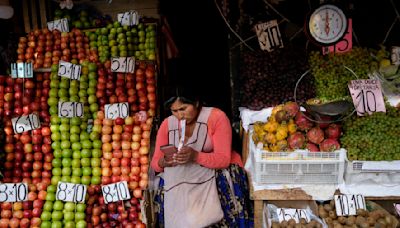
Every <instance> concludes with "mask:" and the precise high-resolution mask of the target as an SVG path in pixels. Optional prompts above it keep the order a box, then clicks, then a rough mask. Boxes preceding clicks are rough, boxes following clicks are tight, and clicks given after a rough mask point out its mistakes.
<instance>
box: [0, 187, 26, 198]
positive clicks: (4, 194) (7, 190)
mask: <svg viewBox="0 0 400 228" xmlns="http://www.w3.org/2000/svg"><path fill="white" fill-rule="evenodd" d="M27 200H28V185H27V184H26V183H12V184H0V203H3V202H19V201H27Z"/></svg>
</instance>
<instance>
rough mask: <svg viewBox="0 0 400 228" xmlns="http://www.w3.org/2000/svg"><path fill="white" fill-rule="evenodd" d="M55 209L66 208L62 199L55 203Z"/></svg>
mask: <svg viewBox="0 0 400 228" xmlns="http://www.w3.org/2000/svg"><path fill="white" fill-rule="evenodd" d="M53 209H54V210H55V211H62V210H63V209H64V203H63V202H62V201H61V200H56V201H55V202H54V203H53Z"/></svg>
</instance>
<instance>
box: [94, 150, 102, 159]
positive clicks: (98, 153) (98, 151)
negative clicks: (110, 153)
mask: <svg viewBox="0 0 400 228" xmlns="http://www.w3.org/2000/svg"><path fill="white" fill-rule="evenodd" d="M102 155H103V153H102V152H101V150H100V149H92V158H101V156H102Z"/></svg>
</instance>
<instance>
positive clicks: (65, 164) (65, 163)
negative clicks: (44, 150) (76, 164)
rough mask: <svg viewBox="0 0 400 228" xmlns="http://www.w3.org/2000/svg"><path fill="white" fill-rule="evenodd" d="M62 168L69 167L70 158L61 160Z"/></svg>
mask: <svg viewBox="0 0 400 228" xmlns="http://www.w3.org/2000/svg"><path fill="white" fill-rule="evenodd" d="M61 162H62V165H63V167H71V164H72V159H71V158H62V159H61Z"/></svg>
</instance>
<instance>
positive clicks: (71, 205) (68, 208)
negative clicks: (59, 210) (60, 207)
mask: <svg viewBox="0 0 400 228" xmlns="http://www.w3.org/2000/svg"><path fill="white" fill-rule="evenodd" d="M64 210H65V211H74V210H75V203H73V202H65V204H64Z"/></svg>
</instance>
